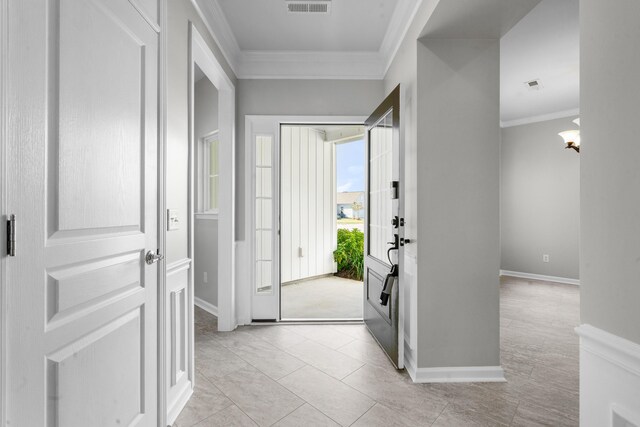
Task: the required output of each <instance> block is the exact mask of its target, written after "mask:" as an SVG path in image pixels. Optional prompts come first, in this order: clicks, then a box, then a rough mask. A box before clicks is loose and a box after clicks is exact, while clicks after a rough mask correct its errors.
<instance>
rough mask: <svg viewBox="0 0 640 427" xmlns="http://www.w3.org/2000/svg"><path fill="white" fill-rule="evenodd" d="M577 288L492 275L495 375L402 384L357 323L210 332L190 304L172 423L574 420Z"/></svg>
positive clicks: (206, 318) (212, 323)
mask: <svg viewBox="0 0 640 427" xmlns="http://www.w3.org/2000/svg"><path fill="white" fill-rule="evenodd" d="M578 308H579V291H578V288H577V287H574V286H570V285H560V284H552V283H547V282H535V281H528V280H522V279H513V278H503V280H502V287H501V348H502V366H503V367H504V369H505V371H506V377H507V382H506V383H484V384H479V383H476V384H413V383H412V382H411V380H410V379H409V377H408V375H407V374H406V372H397V371H396V370H395V369H393V368H392V367H391V365H390V364H389V362H388V361H387V360H386V357H385V356H384V354H382V352H381V350H380V349H379V348H378V347H377V345H376V344H375V342H374V341H373V339H372V338H371V337H370V336H369V333H368V332H367V330H366V329H365V327H364V326H362V325H330V326H329V325H318V326H316V325H300V326H294V325H287V326H282V325H278V326H252V327H243V328H239V329H238V330H237V331H234V332H231V333H218V332H216V326H217V325H216V319H215V317H213V316H210V315H209V314H207V313H206V312H204V311H202V310H200V309H196V371H197V374H196V386H195V392H194V395H193V397H192V398H191V400H190V401H189V403H188V404H187V406H186V408H185V409H184V410H183V411H182V413H181V414H180V416H179V417H178V420H177V421H176V423H175V424H174V426H175V427H178V426H179V427H189V426H198V427H208V426H224V427H231V426H256V425H258V426H278V427H283V426H296V427H297V426H339V425H342V426H357V427H365V426H366V427H375V426H385V427H386V426H456V427H458V426H577V425H578V377H579V375H578V339H577V337H576V335H575V333H574V332H573V328H574V327H575V326H577V325H578V322H579V309H578Z"/></svg>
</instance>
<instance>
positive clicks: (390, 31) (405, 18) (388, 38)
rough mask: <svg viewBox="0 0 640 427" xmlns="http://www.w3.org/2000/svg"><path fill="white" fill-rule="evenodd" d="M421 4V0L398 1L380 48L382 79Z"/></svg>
mask: <svg viewBox="0 0 640 427" xmlns="http://www.w3.org/2000/svg"><path fill="white" fill-rule="evenodd" d="M421 4H422V0H398V5H397V6H396V8H395V10H394V11H393V15H392V16H391V22H389V27H388V28H387V33H386V34H385V36H384V39H383V40H382V45H381V46H380V55H382V56H383V57H384V59H385V61H386V62H385V66H384V73H383V77H384V75H386V74H387V71H388V70H389V67H390V66H391V63H392V62H393V58H395V56H396V53H398V49H400V45H401V44H402V40H404V37H405V36H406V35H407V32H408V31H409V27H410V26H411V23H412V22H413V19H414V18H415V17H416V13H418V9H419V8H420V5H421Z"/></svg>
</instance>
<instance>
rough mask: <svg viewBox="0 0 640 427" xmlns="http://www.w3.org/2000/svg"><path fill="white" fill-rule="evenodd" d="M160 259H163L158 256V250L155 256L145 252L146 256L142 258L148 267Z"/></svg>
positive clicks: (150, 252) (161, 256)
mask: <svg viewBox="0 0 640 427" xmlns="http://www.w3.org/2000/svg"><path fill="white" fill-rule="evenodd" d="M162 259H164V255H160V249H157V250H156V253H155V254H154V253H153V252H152V251H149V252H147V255H146V256H145V257H144V260H145V261H146V262H147V264H149V265H151V264H155V263H156V262H157V261H160V260H162Z"/></svg>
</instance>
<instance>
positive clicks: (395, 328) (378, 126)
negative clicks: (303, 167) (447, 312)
mask: <svg viewBox="0 0 640 427" xmlns="http://www.w3.org/2000/svg"><path fill="white" fill-rule="evenodd" d="M399 107H400V87H399V86H398V87H397V88H396V89H394V91H393V92H392V93H391V94H390V95H389V96H388V97H387V98H386V99H385V100H384V101H383V102H382V104H381V105H380V106H379V107H378V108H377V109H376V111H375V112H374V113H373V114H372V115H371V116H370V117H369V118H368V119H367V121H366V125H367V189H366V193H367V200H366V204H365V223H366V230H367V233H366V236H365V260H364V262H365V274H364V276H365V277H364V279H365V280H364V285H365V286H364V322H365V324H366V325H367V327H368V328H369V330H370V331H371V333H372V334H373V336H374V337H375V338H376V340H377V341H378V343H379V344H380V346H381V347H382V348H383V349H384V351H385V352H386V353H387V356H388V357H389V359H390V360H391V361H392V362H393V364H394V365H395V366H396V367H398V368H402V367H403V366H404V363H403V362H404V361H403V356H402V354H403V352H402V350H403V347H402V345H401V344H400V343H401V342H402V341H403V337H402V334H401V333H400V332H399V328H400V325H399V289H400V285H401V283H400V281H399V280H400V278H401V277H402V265H401V264H400V262H401V260H402V255H403V254H402V252H403V247H402V246H400V245H398V247H396V248H395V249H394V250H391V251H389V248H390V247H391V246H392V245H390V243H389V242H394V239H395V238H394V235H396V236H397V240H398V241H399V239H400V238H401V237H402V225H400V222H398V227H397V228H394V226H393V225H392V219H393V218H394V216H397V217H400V216H401V210H402V209H401V208H402V191H400V190H398V191H397V192H396V191H394V190H393V188H392V186H391V183H392V182H393V181H395V182H397V183H398V186H401V184H402V182H401V179H400V176H401V173H400V169H401V168H400V153H401V152H402V150H401V147H400V144H401V143H402V141H401V140H400V108H399ZM396 193H397V194H396ZM392 264H398V270H399V274H398V277H396V278H395V279H394V280H395V281H394V283H393V287H392V288H391V292H390V297H389V300H388V302H387V303H386V304H383V303H381V300H380V294H381V292H382V290H383V288H384V283H385V279H386V277H387V275H388V274H389V273H390V270H391V265H392Z"/></svg>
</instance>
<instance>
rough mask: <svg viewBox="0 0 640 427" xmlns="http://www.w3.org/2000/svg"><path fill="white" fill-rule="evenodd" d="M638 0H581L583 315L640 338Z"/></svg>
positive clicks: (593, 322)
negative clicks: (639, 307)
mask: <svg viewBox="0 0 640 427" xmlns="http://www.w3.org/2000/svg"><path fill="white" fill-rule="evenodd" d="M638 16H640V2H638V1H636V0H619V1H616V2H615V3H611V2H607V3H605V2H601V1H598V0H581V2H580V41H581V46H580V92H581V106H580V109H581V118H580V121H581V125H582V127H581V134H582V147H581V153H580V175H581V182H580V184H581V193H580V203H581V205H580V214H581V228H580V230H581V233H580V235H581V242H580V283H581V288H580V291H581V292H580V298H581V316H582V323H588V324H591V325H593V326H595V327H597V328H600V329H604V330H605V331H607V332H610V333H612V334H615V335H618V336H621V337H623V338H626V339H628V340H631V341H634V342H636V343H640V327H639V325H640V310H639V309H638V301H640V166H639V165H640V143H639V141H638V111H639V110H638V100H640V85H639V84H638V83H637V79H638V75H640V45H639V44H638V40H640V26H638V23H637V17H638Z"/></svg>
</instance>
